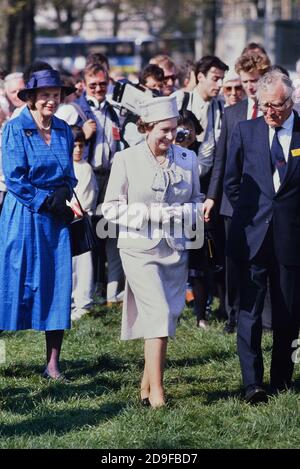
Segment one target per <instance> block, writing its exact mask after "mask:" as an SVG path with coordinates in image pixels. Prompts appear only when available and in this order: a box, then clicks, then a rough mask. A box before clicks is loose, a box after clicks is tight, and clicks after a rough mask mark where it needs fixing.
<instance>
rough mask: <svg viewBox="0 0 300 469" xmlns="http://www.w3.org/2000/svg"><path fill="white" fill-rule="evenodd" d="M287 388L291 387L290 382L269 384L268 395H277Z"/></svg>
mask: <svg viewBox="0 0 300 469" xmlns="http://www.w3.org/2000/svg"><path fill="white" fill-rule="evenodd" d="M289 389H292V386H291V384H285V383H280V384H273V383H271V384H270V395H271V396H278V395H279V394H281V393H283V392H286V391H288V390H289Z"/></svg>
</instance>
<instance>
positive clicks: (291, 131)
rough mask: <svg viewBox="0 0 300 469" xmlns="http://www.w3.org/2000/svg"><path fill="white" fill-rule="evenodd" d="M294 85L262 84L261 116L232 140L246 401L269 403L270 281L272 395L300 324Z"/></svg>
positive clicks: (230, 186) (299, 133) (298, 137)
mask: <svg viewBox="0 0 300 469" xmlns="http://www.w3.org/2000/svg"><path fill="white" fill-rule="evenodd" d="M293 92H294V88H293V85H292V82H291V80H290V79H289V78H288V77H287V76H286V75H284V74H283V73H281V72H280V71H278V70H272V71H271V72H268V73H266V74H265V75H264V76H263V77H262V78H261V79H260V81H259V83H258V90H257V97H258V103H259V107H260V110H261V112H262V113H263V116H262V117H259V118H258V119H254V120H248V121H246V122H240V123H239V124H238V125H237V126H236V128H235V130H234V132H233V134H232V138H231V143H230V147H229V153H228V160H227V164H226V171H225V179H224V189H225V192H226V194H227V197H228V199H229V201H230V203H231V205H232V207H233V215H232V222H231V226H230V231H229V236H228V246H227V253H228V256H230V257H231V258H232V259H233V260H234V262H235V263H236V265H237V268H238V274H239V278H240V286H239V290H240V291H239V293H240V308H239V312H238V326H237V327H238V329H237V345H238V354H239V359H240V365H241V371H242V379H243V385H244V388H245V400H246V402H249V403H251V404H254V403H257V402H265V401H266V400H267V395H266V392H265V390H264V388H263V357H262V350H261V336H262V317H261V315H262V310H263V304H264V297H265V294H266V290H267V280H268V279H269V282H270V296H271V303H272V328H273V347H272V359H271V368H270V384H271V390H272V391H273V392H275V393H278V392H281V391H285V390H287V389H289V388H290V387H291V380H292V374H293V368H294V361H293V356H294V354H293V352H294V348H295V347H297V339H298V334H299V324H300V288H299V285H300V215H299V207H300V118H299V116H298V114H297V113H296V112H293V104H294V103H293V99H292V96H293Z"/></svg>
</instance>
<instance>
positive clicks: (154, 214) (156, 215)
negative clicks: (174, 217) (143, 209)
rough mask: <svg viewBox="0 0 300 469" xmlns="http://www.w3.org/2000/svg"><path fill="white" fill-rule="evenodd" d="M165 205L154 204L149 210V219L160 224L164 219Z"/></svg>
mask: <svg viewBox="0 0 300 469" xmlns="http://www.w3.org/2000/svg"><path fill="white" fill-rule="evenodd" d="M163 211H164V207H163V204H159V203H154V204H151V205H150V207H149V208H148V213H149V219H150V220H151V221H153V222H154V223H159V222H161V221H162V219H163Z"/></svg>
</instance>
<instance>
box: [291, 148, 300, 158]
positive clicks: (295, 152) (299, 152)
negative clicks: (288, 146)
mask: <svg viewBox="0 0 300 469" xmlns="http://www.w3.org/2000/svg"><path fill="white" fill-rule="evenodd" d="M291 153H292V156H300V148H294V150H291Z"/></svg>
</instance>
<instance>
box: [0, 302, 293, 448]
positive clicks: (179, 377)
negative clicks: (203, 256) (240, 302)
mask: <svg viewBox="0 0 300 469" xmlns="http://www.w3.org/2000/svg"><path fill="white" fill-rule="evenodd" d="M120 317H121V313H120V311H119V310H118V309H111V310H110V311H107V310H106V309H105V308H102V309H100V308H99V309H98V311H97V312H95V313H93V314H90V315H88V316H86V317H83V318H82V319H81V320H80V321H78V322H76V323H75V325H74V327H73V328H72V330H70V331H68V332H67V333H66V336H65V341H64V344H63V350H62V362H61V363H62V370H63V371H64V372H65V374H66V376H67V378H69V379H70V383H69V384H63V383H57V384H55V383H53V382H52V383H51V382H49V381H47V380H45V379H43V378H42V377H41V372H42V369H43V365H44V363H43V360H44V348H45V345H44V334H43V333H38V332H34V331H25V332H18V333H4V334H2V336H1V339H2V340H4V341H5V346H6V353H7V360H6V363H5V364H2V365H0V436H1V438H0V448H111V449H115V448H156V449H159V448H161V449H180V448H297V447H299V445H300V412H299V407H300V394H297V392H287V393H285V394H282V395H280V396H278V397H272V398H271V399H270V401H269V403H268V404H267V405H258V406H256V407H251V406H249V405H248V404H245V403H243V402H242V401H241V391H242V388H241V379H240V371H239V364H238V358H237V354H236V344H235V340H236V337H235V335H230V336H228V335H224V334H223V333H222V328H223V324H221V323H217V322H213V323H212V324H211V327H210V330H209V331H203V330H199V329H197V328H196V327H195V319H194V318H193V316H192V313H191V311H190V310H189V309H188V308H187V309H186V310H185V312H184V314H183V317H182V319H181V322H180V325H179V327H178V329H177V338H176V340H174V341H172V340H171V341H170V345H169V352H168V361H167V368H166V373H165V385H166V391H167V401H168V405H167V406H166V407H165V408H163V409H159V410H152V409H149V408H142V407H141V406H140V404H139V402H138V397H139V393H138V388H139V381H140V378H141V374H142V369H143V343H142V341H129V342H121V341H120V340H119V335H120ZM263 344H264V353H265V364H266V370H265V374H266V379H267V378H268V372H269V358H270V348H271V335H270V334H269V333H266V334H264V337H263ZM299 368H300V365H299V364H298V365H296V368H295V378H296V384H298V390H299V387H300V386H299V383H300V379H299V376H300V372H299Z"/></svg>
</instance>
